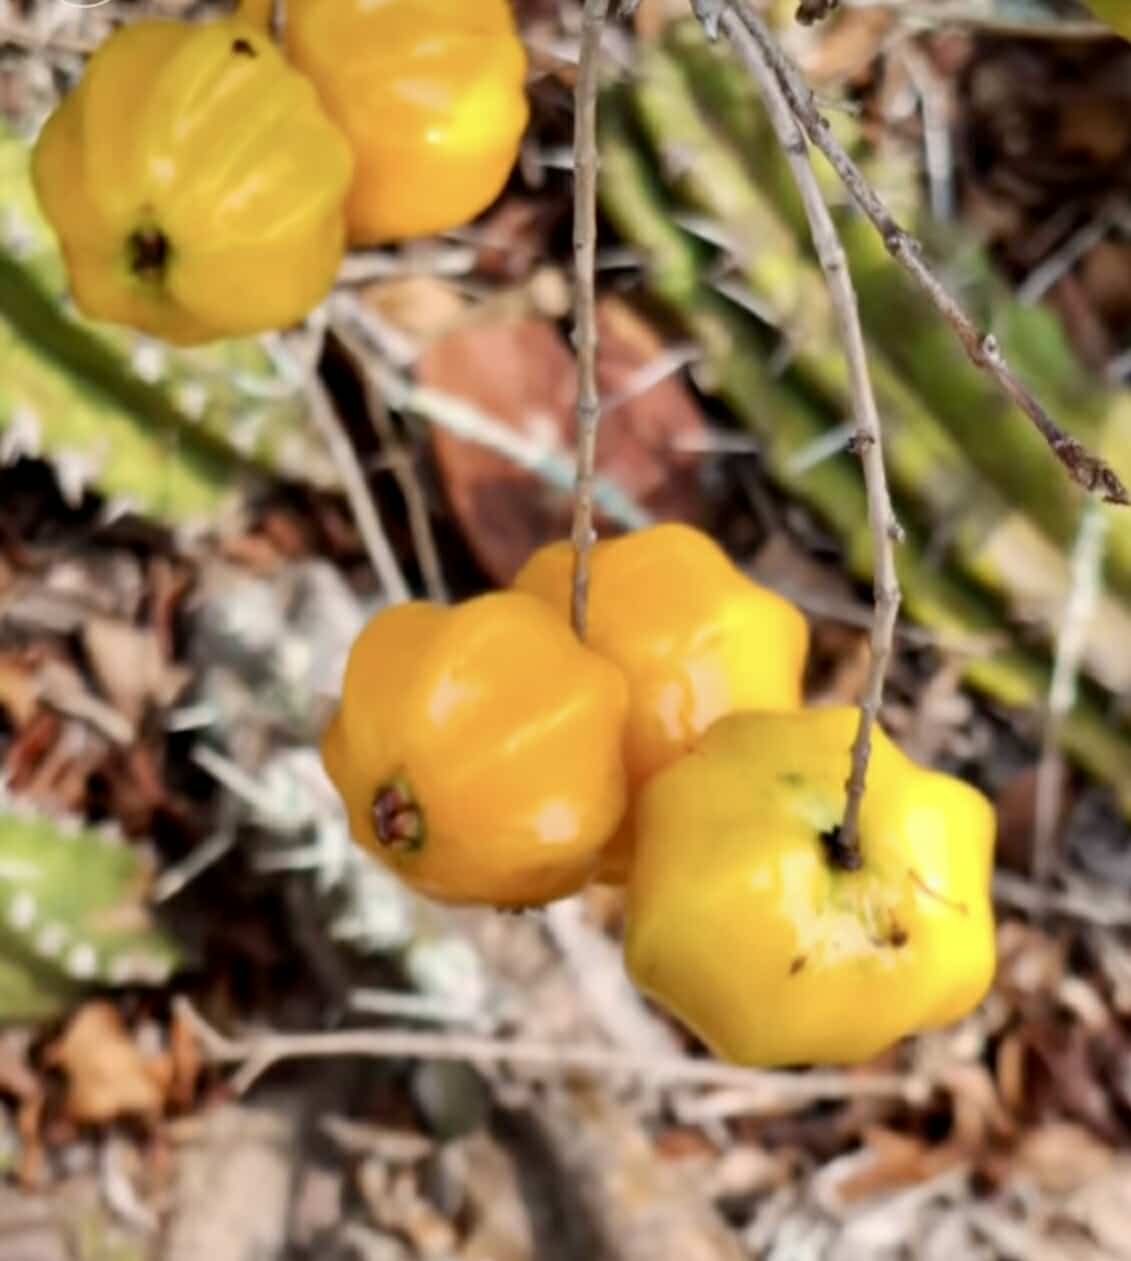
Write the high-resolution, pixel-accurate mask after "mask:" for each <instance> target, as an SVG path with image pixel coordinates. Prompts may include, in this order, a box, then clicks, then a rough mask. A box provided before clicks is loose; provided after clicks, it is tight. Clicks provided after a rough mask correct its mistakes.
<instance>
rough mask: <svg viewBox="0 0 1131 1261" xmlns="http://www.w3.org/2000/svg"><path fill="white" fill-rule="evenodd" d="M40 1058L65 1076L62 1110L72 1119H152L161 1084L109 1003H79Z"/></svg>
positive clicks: (81, 1122) (81, 1121)
mask: <svg viewBox="0 0 1131 1261" xmlns="http://www.w3.org/2000/svg"><path fill="white" fill-rule="evenodd" d="M44 1060H45V1062H46V1063H47V1064H48V1065H49V1066H50V1067H52V1068H57V1069H59V1070H60V1071H61V1072H62V1073H63V1074H64V1075H65V1076H66V1078H67V1096H66V1102H65V1113H66V1116H67V1118H68V1119H69V1120H71V1121H74V1122H75V1123H76V1124H79V1125H105V1124H107V1123H109V1122H110V1121H114V1120H117V1119H118V1118H119V1117H125V1116H135V1117H141V1118H143V1119H145V1120H149V1121H154V1120H156V1119H157V1117H158V1116H160V1114H161V1111H162V1107H163V1104H164V1097H163V1093H162V1089H161V1086H160V1084H159V1083H158V1082H157V1080H155V1075H154V1072H153V1071H152V1068H151V1065H150V1064H149V1063H148V1062H147V1060H146V1059H145V1058H144V1057H143V1056H142V1054H141V1052H140V1051H139V1050H138V1048H137V1046H136V1045H135V1044H134V1042H133V1040H132V1039H131V1037H130V1035H129V1033H128V1032H127V1030H126V1027H125V1025H124V1024H123V1023H122V1018H121V1016H120V1015H119V1014H118V1009H117V1008H116V1007H115V1006H114V1005H113V1004H112V1003H107V1002H90V1003H85V1004H83V1006H82V1007H80V1008H79V1010H78V1011H77V1012H76V1013H75V1015H74V1016H73V1017H72V1018H71V1021H70V1023H69V1024H68V1025H67V1027H66V1029H64V1031H63V1033H62V1034H61V1035H60V1036H59V1037H58V1038H57V1039H56V1040H55V1041H54V1042H52V1043H51V1045H50V1046H49V1047H48V1048H47V1050H46V1051H45V1053H44Z"/></svg>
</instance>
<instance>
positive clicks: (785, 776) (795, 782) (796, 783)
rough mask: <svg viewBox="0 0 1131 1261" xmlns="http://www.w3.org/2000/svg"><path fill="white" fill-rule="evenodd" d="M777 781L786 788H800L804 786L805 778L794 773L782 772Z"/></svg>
mask: <svg viewBox="0 0 1131 1261" xmlns="http://www.w3.org/2000/svg"><path fill="white" fill-rule="evenodd" d="M778 781H779V783H782V784H785V786H786V787H787V788H801V787H803V786H804V784H805V776H804V775H799V774H798V773H797V772H796V771H782V773H781V774H780V775H779V776H778Z"/></svg>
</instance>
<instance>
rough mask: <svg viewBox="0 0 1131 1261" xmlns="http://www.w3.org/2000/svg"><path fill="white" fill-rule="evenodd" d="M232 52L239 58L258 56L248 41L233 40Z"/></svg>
mask: <svg viewBox="0 0 1131 1261" xmlns="http://www.w3.org/2000/svg"><path fill="white" fill-rule="evenodd" d="M232 52H234V53H235V54H236V56H237V57H256V56H258V54H257V53H256V51H255V49H254V47H253V46H252V45H251V44H250V43H249V42H248V41H247V40H246V39H234V40H232Z"/></svg>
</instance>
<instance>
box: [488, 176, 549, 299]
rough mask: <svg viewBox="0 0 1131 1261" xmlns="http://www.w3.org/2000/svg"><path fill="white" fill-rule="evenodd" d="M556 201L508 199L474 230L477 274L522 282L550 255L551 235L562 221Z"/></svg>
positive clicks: (528, 198)
mask: <svg viewBox="0 0 1131 1261" xmlns="http://www.w3.org/2000/svg"><path fill="white" fill-rule="evenodd" d="M562 205H563V203H562V202H561V201H559V200H558V199H556V198H534V197H507V198H504V200H503V201H501V202H500V203H499V204H498V206H497V207H495V209H493V210H492V211H490V212H489V213H488V215H487V217H486V218H485V219H483V220H482V221H481V222H480V223H479V224H478V227H477V231H476V233H475V239H476V244H477V245H478V250H479V252H478V256H477V258H476V264H475V266H476V271H477V272H479V274H480V275H482V276H487V277H489V278H491V279H493V280H505V281H515V280H522V279H524V278H525V277H527V276H529V275H530V273H531V272H532V271H533V270H534V268H535V267H537V266H538V265H539V264H540V263H541V262H542V261H543V260H544V259H546V258H549V256H550V233H551V232H552V231H553V228H554V226H555V224H556V222H557V221H558V220H559V219H560V218H561V213H562Z"/></svg>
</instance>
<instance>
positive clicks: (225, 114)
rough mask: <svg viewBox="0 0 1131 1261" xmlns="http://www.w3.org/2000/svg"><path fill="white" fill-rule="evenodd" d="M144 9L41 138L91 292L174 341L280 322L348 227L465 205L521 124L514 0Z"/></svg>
mask: <svg viewBox="0 0 1131 1261" xmlns="http://www.w3.org/2000/svg"><path fill="white" fill-rule="evenodd" d="M266 7H267V6H266V5H265V4H264V3H263V2H262V0H245V4H244V8H243V9H242V10H241V11H240V12H239V13H238V14H237V15H236V16H235V17H232V18H228V19H223V20H219V21H211V22H205V23H188V22H174V21H141V22H136V23H134V24H132V25H129V26H124V27H120V28H118V29H117V30H116V31H115V32H114V33H113V34H112V35H111V36H110V37H109V38H108V39H107V40H106V41H105V43H104V44H103V45H102V46H101V47H100V48H98V50H97V51H96V52H95V53H94V55H93V57H92V58H91V60H90V62H89V64H88V65H87V67H86V72H85V74H84V76H83V78H82V80H81V82H80V83H79V85H78V86H77V87H76V88H75V90H74V91H72V92H71V93H70V95H69V96H67V98H66V99H65V100H64V101H63V102H62V104H61V105H60V106H59V108H58V109H57V110H56V111H55V112H54V114H52V116H51V117H50V118H49V119H48V121H47V123H46V125H45V127H44V129H43V131H42V133H41V136H40V138H39V141H38V143H37V145H36V151H35V160H34V168H33V169H34V177H35V185H36V189H37V192H38V196H39V199H40V202H41V204H42V206H43V209H44V212H45V214H46V216H47V218H48V219H49V221H50V222H51V224H52V226H53V227H54V228H55V231H56V232H57V234H58V236H59V239H60V242H61V245H62V249H63V254H64V257H65V260H66V264H67V269H68V274H69V278H70V282H71V288H72V292H73V295H74V298H75V301H76V303H77V305H78V306H79V308H80V310H82V311H83V312H84V313H85V314H86V315H88V316H90V317H91V318H93V319H103V320H110V321H113V322H117V323H122V324H127V325H130V326H132V327H134V328H137V329H140V330H142V331H144V332H147V333H151V334H153V335H155V336H159V337H162V338H164V339H166V340H167V341H170V342H175V343H178V344H182V345H186V344H195V343H200V342H206V341H210V340H214V339H217V338H222V337H231V336H236V335H242V334H249V333H255V332H261V331H264V330H267V329H275V328H284V327H287V326H288V325H290V324H293V323H295V322H296V321H298V320H300V319H302V318H303V317H304V316H305V315H306V314H308V313H309V311H310V310H311V309H312V308H313V307H314V306H316V305H317V304H318V303H319V302H320V301H321V300H322V299H323V298H324V297H325V296H326V294H327V292H328V291H329V289H330V287H331V285H332V284H333V282H334V278H335V276H336V274H337V271H338V268H339V265H340V263H341V259H342V254H343V251H344V250H345V248H346V246H347V244H350V245H374V244H378V243H381V242H387V241H394V240H404V239H407V238H410V237H415V236H422V235H427V234H430V233H434V232H439V231H443V230H446V229H449V228H452V227H456V226H458V225H460V224H463V223H466V222H468V221H469V220H470V219H472V218H474V217H475V215H477V214H478V213H479V212H480V211H482V210H483V209H484V208H485V207H486V206H487V205H489V204H490V202H491V201H493V200H494V198H495V197H496V196H497V195H498V193H499V191H500V190H501V189H502V186H503V184H504V183H505V182H506V179H507V176H508V175H509V173H510V171H511V168H512V167H513V165H514V162H515V159H516V156H517V153H518V147H519V142H520V140H521V138H522V133H523V131H524V129H525V127H526V122H527V116H528V110H527V102H526V95H525V91H524V78H525V72H526V58H525V53H524V51H523V47H522V44H521V42H520V40H519V38H518V34H517V31H516V29H515V25H514V19H513V17H512V14H511V10H510V6H509V3H508V0H477V3H474V4H469V3H466V2H465V0H385V2H384V3H381V4H371V3H366V0H289V2H288V4H287V11H286V23H285V27H286V30H285V39H284V46H283V48H282V49H280V48H279V47H277V46H276V44H275V43H274V41H273V40H272V38H271V36H270V34H269V33H268V30H267V21H266V19H267V16H268V15H267V13H266V11H265V10H266Z"/></svg>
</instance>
